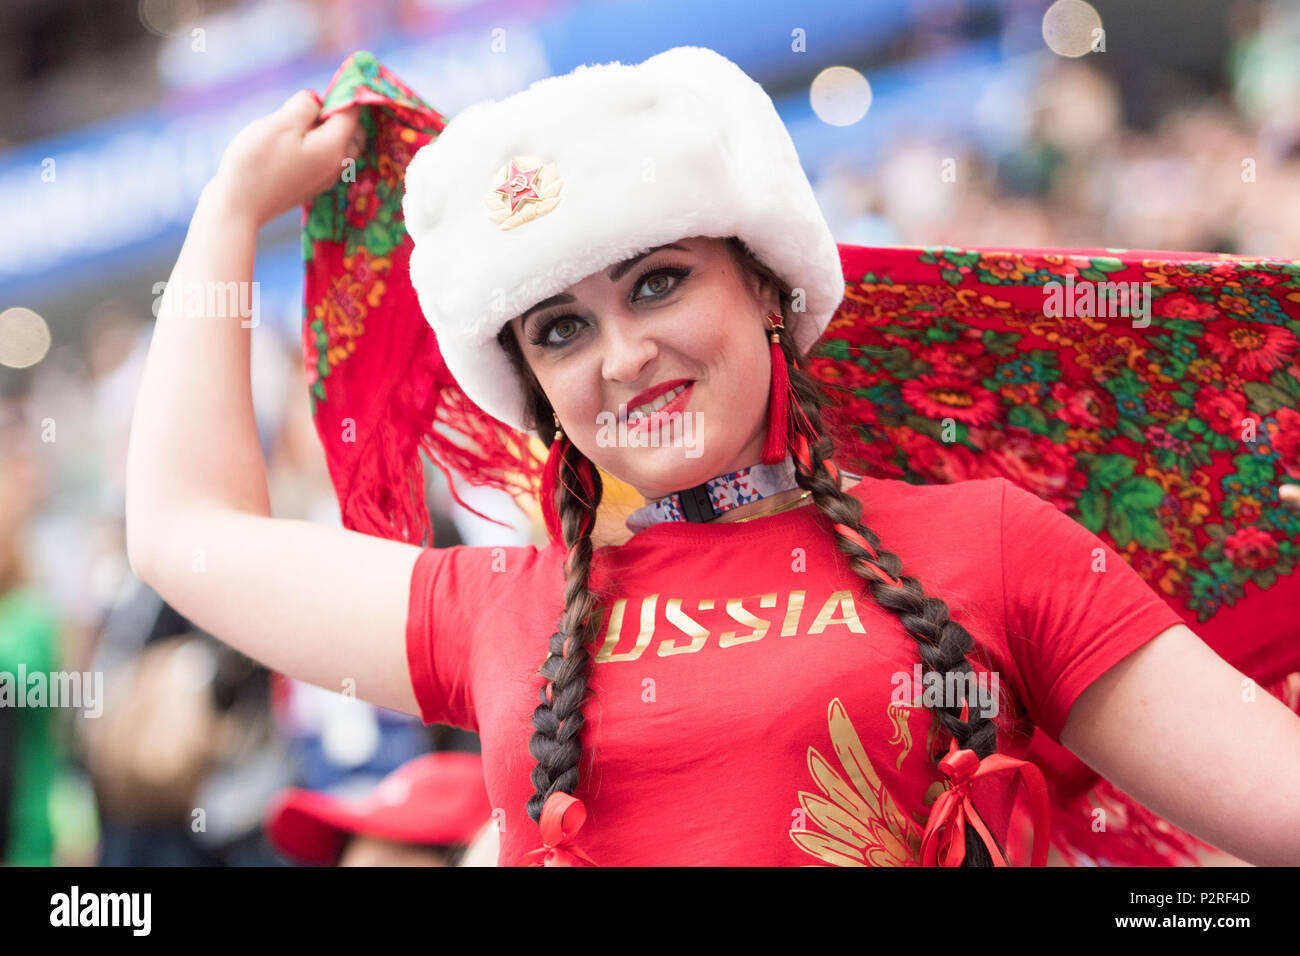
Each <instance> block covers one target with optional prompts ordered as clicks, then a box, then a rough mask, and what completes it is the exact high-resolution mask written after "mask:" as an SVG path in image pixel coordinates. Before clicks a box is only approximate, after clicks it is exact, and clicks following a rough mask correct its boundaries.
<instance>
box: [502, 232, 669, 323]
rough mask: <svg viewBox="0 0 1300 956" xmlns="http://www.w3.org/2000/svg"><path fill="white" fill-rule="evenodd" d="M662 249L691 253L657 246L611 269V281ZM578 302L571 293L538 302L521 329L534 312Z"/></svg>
mask: <svg viewBox="0 0 1300 956" xmlns="http://www.w3.org/2000/svg"><path fill="white" fill-rule="evenodd" d="M661 249H677V250H678V251H680V252H688V251H689V250H688V249H686V248H685V247H683V246H679V245H678V244H677V243H675V242H670V243H667V244H666V245H662V246H655V247H654V248H653V249H648V250H646V251H645V252H643V253H641V254H640V255H636V256H633V257H632V258H631V259H625V260H623V261H622V262H620V263H619V264H618V265H616V266H614V268H612V269H610V270H609V281H610V282H617V281H618V280H619V279H621V278H623V276H625V275H627V272H628V270H629V269H631V268H632V267H633V266H634V265H636V264H637V263H638V262H640V261H641V260H642V259H645V258H646V257H647V256H652V255H654V254H655V253H656V252H659V251H660V250H661ZM576 301H577V300H576V299H574V297H573V296H571V295H569V293H567V292H561V293H560V294H559V295H553V296H551V297H550V298H549V299H543V300H542V301H541V302H538V303H537V304H536V305H535V306H533V307H532V308H530V309H528V310H527V311H525V312H524V314H523V316H522V317H521V318H520V320H519V327H520V328H523V327H524V326H525V325H527V324H528V317H529V316H530V315H532V314H533V313H534V312H539V311H541V310H542V309H545V308H549V307H550V306H553V305H567V304H569V303H570V302H576Z"/></svg>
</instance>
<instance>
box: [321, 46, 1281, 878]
mask: <svg viewBox="0 0 1300 956" xmlns="http://www.w3.org/2000/svg"><path fill="white" fill-rule="evenodd" d="M357 103H360V104H362V105H363V106H364V107H365V108H363V109H362V111H361V122H362V123H363V124H364V127H365V130H366V133H367V137H368V138H367V145H366V148H365V150H364V152H363V154H362V156H361V158H360V159H359V161H358V163H357V165H356V170H355V175H349V176H345V177H344V179H343V181H341V182H340V183H339V184H338V185H337V186H336V187H334V188H333V189H331V190H330V191H329V192H326V193H322V194H321V195H320V196H318V197H317V198H316V199H315V200H314V201H313V202H312V203H311V204H309V205H308V206H305V207H304V211H303V258H304V260H305V263H306V300H305V305H304V316H303V348H304V357H305V361H306V364H307V371H308V376H309V381H310V401H311V407H312V414H313V416H314V419H315V422H316V427H317V431H318V434H319V435H320V438H321V441H322V443H323V444H324V447H325V452H326V458H327V462H328V465H329V470H330V476H331V478H332V480H333V483H334V486H335V489H336V491H337V493H338V496H339V504H340V507H341V509H342V515H343V521H344V523H345V525H346V526H347V527H349V528H352V529H355V530H358V531H362V532H365V533H369V534H376V535H381V536H384V537H389V538H394V539H397V540H403V541H409V542H412V543H418V544H426V545H427V544H431V543H432V542H431V540H430V538H431V526H430V522H429V516H428V511H427V509H426V507H425V501H424V478H423V466H422V463H421V453H422V452H423V454H424V455H425V456H427V457H428V458H429V459H430V460H431V461H432V462H433V463H434V464H436V465H437V466H438V467H439V468H441V469H442V470H443V471H444V472H446V473H448V475H449V476H450V474H451V473H452V472H456V473H458V474H460V475H461V476H463V477H464V478H465V479H466V480H468V481H469V482H471V483H472V484H477V485H490V486H493V487H496V488H501V489H503V490H506V491H509V492H510V493H511V494H513V495H515V496H516V498H517V499H519V500H522V498H523V496H528V495H535V494H536V491H537V487H538V484H539V481H540V477H541V474H542V469H543V464H544V462H543V461H542V460H541V459H540V458H538V457H537V455H535V454H534V453H533V451H532V450H531V449H530V447H529V441H528V439H527V438H526V437H525V436H522V435H520V434H519V433H518V432H515V431H514V430H512V429H510V428H508V427H507V426H505V425H503V424H500V423H498V422H496V421H495V420H494V419H491V418H490V417H489V416H487V415H486V414H484V413H483V412H482V411H480V410H479V409H478V408H477V407H476V406H475V405H474V404H473V403H472V402H471V401H470V400H469V399H468V398H466V396H465V395H464V394H463V393H462V392H461V391H460V389H459V387H458V386H457V385H456V382H455V380H454V379H452V377H451V375H450V374H449V373H448V371H447V369H446V366H445V365H444V364H443V362H442V359H441V356H440V354H439V352H438V347H437V342H436V340H435V338H434V335H433V332H432V330H431V329H430V327H429V326H428V324H427V323H426V322H425V321H424V319H423V316H422V314H421V313H420V310H419V306H418V303H417V302H416V298H415V293H414V290H413V289H412V288H411V285H410V279H409V276H408V273H407V262H408V259H409V255H410V250H411V240H410V238H409V236H407V234H406V230H405V227H404V223H403V220H402V212H401V199H402V186H403V173H404V171H405V168H406V164H407V163H408V162H409V161H410V159H411V157H412V156H413V155H414V153H415V151H416V150H418V149H419V148H420V147H421V146H423V145H424V144H425V143H427V142H429V141H430V140H432V139H433V138H435V137H436V136H437V135H438V134H439V133H440V132H441V131H442V129H443V127H444V126H445V125H446V121H445V119H444V118H443V117H442V115H441V114H439V113H438V112H437V111H435V110H433V109H432V108H430V107H429V106H428V105H427V104H425V103H424V102H423V101H422V100H421V99H420V98H419V97H417V96H416V95H415V94H414V93H412V92H411V91H410V90H409V89H408V88H407V87H406V86H405V85H404V84H402V82H401V81H400V80H398V79H397V78H396V77H395V76H393V75H392V74H391V73H390V72H389V71H388V70H386V69H385V68H384V67H383V66H381V65H380V64H379V63H378V62H377V61H376V60H375V59H374V57H373V56H371V55H370V54H368V53H356V54H354V55H353V56H351V57H349V58H348V60H347V61H346V62H344V64H343V65H342V66H341V67H340V68H339V70H338V72H337V73H336V74H335V76H334V78H333V80H332V81H331V83H330V87H329V90H328V91H327V93H326V95H325V97H324V101H323V105H322V109H321V115H322V118H323V117H325V116H327V115H329V114H331V113H333V112H336V111H338V110H341V109H344V108H346V107H349V106H351V105H353V104H357ZM840 251H841V256H842V260H843V264H844V277H845V284H846V292H845V297H844V301H843V303H842V304H841V306H840V308H839V310H838V311H837V313H836V315H835V317H834V318H833V319H832V321H831V323H830V325H829V327H828V328H827V329H826V332H825V334H824V335H823V337H822V339H821V340H820V341H819V343H818V345H817V346H816V348H815V349H814V351H813V353H812V355H811V356H810V357H809V360H808V362H807V367H808V368H809V369H810V370H811V372H812V373H813V374H814V375H816V376H817V377H818V378H819V379H821V380H822V381H823V382H824V383H825V384H826V385H827V386H828V391H829V392H831V393H832V397H833V398H835V399H836V400H837V407H836V408H835V409H832V410H831V412H830V414H829V417H830V418H831V419H832V421H833V423H838V425H839V428H838V429H837V431H839V432H840V433H843V434H844V435H845V436H846V438H847V441H846V444H845V446H844V447H842V448H840V449H839V450H838V451H837V458H838V459H839V460H840V461H841V463H842V464H843V465H844V466H846V467H847V468H849V469H851V470H856V471H860V472H864V473H867V474H870V475H873V476H875V477H880V478H895V479H902V480H905V481H909V482H912V483H917V484H922V483H936V482H953V481H962V480H965V479H969V478H987V477H995V476H1002V477H1005V478H1007V479H1008V480H1010V481H1013V482H1015V483H1016V484H1017V485H1019V486H1021V487H1022V488H1025V489H1026V490H1028V491H1031V492H1034V493H1035V494H1037V495H1039V496H1040V497H1042V498H1045V499H1046V500H1048V501H1050V502H1052V503H1053V504H1054V505H1056V507H1058V508H1060V509H1061V510H1062V511H1063V512H1065V513H1066V514H1068V515H1070V516H1071V517H1072V518H1074V519H1075V520H1077V521H1079V522H1080V523H1081V524H1083V525H1084V526H1085V527H1087V528H1088V529H1089V530H1090V531H1092V532H1093V533H1095V534H1096V535H1098V536H1099V537H1100V538H1101V539H1102V540H1103V541H1105V542H1106V543H1107V544H1108V545H1110V546H1111V547H1113V548H1114V549H1115V550H1116V551H1117V552H1118V553H1119V554H1120V555H1121V556H1123V557H1124V558H1125V559H1126V560H1128V561H1129V562H1130V563H1131V564H1132V566H1133V567H1134V568H1136V569H1137V571H1138V573H1140V574H1141V575H1142V576H1143V578H1145V579H1146V580H1147V581H1148V582H1149V583H1150V585H1151V586H1152V587H1153V588H1154V589H1156V591H1158V592H1159V593H1160V594H1161V595H1162V596H1163V597H1164V598H1165V600H1166V601H1168V602H1169V603H1170V605H1171V606H1173V607H1174V608H1175V609H1176V610H1178V611H1179V613H1181V614H1182V615H1183V617H1184V619H1185V620H1186V622H1187V623H1188V625H1189V626H1190V627H1191V628H1192V630H1194V631H1195V632H1196V633H1197V634H1199V635H1200V636H1201V637H1202V638H1203V639H1205V641H1206V642H1207V643H1208V644H1209V645H1210V646H1211V647H1213V648H1214V649H1215V650H1216V651H1217V652H1218V653H1219V654H1220V655H1221V656H1223V657H1224V658H1225V659H1227V660H1228V661H1229V662H1230V663H1231V664H1233V665H1234V666H1235V667H1237V668H1239V669H1241V670H1242V671H1243V672H1244V673H1246V674H1247V675H1249V676H1250V677H1252V678H1254V679H1255V680H1256V681H1257V682H1259V683H1260V684H1261V685H1264V686H1266V687H1267V688H1268V689H1269V690H1270V692H1272V693H1274V694H1275V695H1277V696H1279V697H1281V698H1283V699H1284V700H1285V701H1286V702H1287V703H1288V705H1289V706H1291V707H1292V708H1293V709H1297V708H1300V687H1297V684H1298V683H1300V681H1297V680H1294V679H1293V680H1292V681H1291V682H1290V683H1288V681H1287V676H1288V675H1290V674H1293V673H1295V672H1297V671H1300V622H1298V621H1297V619H1296V615H1295V608H1297V607H1300V575H1296V574H1295V573H1294V571H1295V566H1296V552H1297V542H1298V541H1300V512H1296V511H1292V510H1290V509H1288V508H1286V507H1285V506H1283V505H1281V504H1280V503H1279V500H1278V493H1277V492H1278V487H1279V485H1280V483H1282V482H1284V481H1287V480H1297V479H1300V413H1298V412H1297V407H1300V347H1298V345H1297V340H1298V338H1300V263H1296V262H1290V261H1280V260H1271V259H1262V258H1258V257H1242V256H1225V255H1214V254H1202V253H1170V252H1154V251H1129V250H1116V249H1109V250H1101V249H1068V250H1067V249H1056V250H1052V249H1020V250H1015V249H1011V250H1006V249H1004V250H997V251H994V250H986V249H958V248H949V247H928V248H923V247H917V248H896V249H877V248H864V247H857V246H841V247H840ZM1147 283H1149V285H1147ZM1098 290H1111V292H1112V294H1110V295H1105V294H1099V292H1098ZM1126 293H1132V294H1134V295H1136V296H1138V298H1133V297H1125V294H1126ZM1144 294H1149V295H1148V297H1146V298H1141V296H1143V295H1144ZM1135 313H1136V314H1135ZM453 493H454V492H453ZM458 500H459V499H458ZM466 507H468V506H466ZM471 510H472V509H471ZM1031 757H1032V758H1033V759H1034V760H1035V762H1036V763H1038V764H1039V765H1040V766H1042V767H1043V768H1044V769H1045V770H1046V771H1047V779H1048V783H1049V786H1050V787H1051V792H1052V797H1053V800H1052V805H1053V810H1054V812H1053V814H1052V816H1053V823H1054V827H1053V833H1052V841H1053V843H1054V845H1056V846H1057V848H1058V849H1059V850H1061V851H1062V853H1063V854H1064V855H1065V856H1066V858H1067V859H1069V860H1072V861H1073V860H1075V859H1077V856H1078V855H1080V854H1081V855H1083V856H1086V857H1089V858H1092V859H1100V860H1103V861H1104V862H1108V863H1113V864H1126V865H1141V864H1153V863H1155V864H1160V863H1176V862H1180V861H1182V860H1183V859H1188V860H1190V859H1191V853H1192V851H1194V850H1195V849H1196V848H1197V847H1200V846H1204V844H1201V842H1200V841H1199V840H1196V839H1195V838H1194V837H1191V836H1190V835H1188V834H1186V833H1183V832H1182V831H1179V830H1177V829H1175V828H1174V827H1172V826H1171V825H1169V824H1168V823H1166V822H1164V821H1162V820H1160V819H1158V818H1157V817H1155V816H1154V815H1153V814H1151V813H1150V812H1149V811H1147V810H1145V809H1144V808H1142V807H1140V806H1138V805H1137V804H1136V803H1134V802H1133V801H1131V800H1129V799H1128V798H1127V797H1126V796H1125V795H1123V794H1122V793H1120V792H1119V791H1117V790H1115V789H1114V788H1113V787H1111V786H1110V785H1109V783H1108V782H1106V781H1104V780H1101V779H1100V778H1098V777H1097V775H1096V774H1095V773H1093V772H1092V771H1091V770H1090V769H1089V768H1087V767H1086V766H1084V765H1083V764H1082V763H1080V762H1079V761H1078V760H1077V759H1075V758H1074V756H1073V755H1072V754H1070V753H1069V751H1067V750H1065V749H1064V748H1063V747H1061V746H1059V745H1058V744H1056V743H1055V742H1053V741H1052V740H1051V739H1050V738H1048V737H1046V735H1044V734H1042V733H1041V732H1039V733H1036V735H1035V737H1034V745H1033V751H1032V753H1031ZM1098 806H1099V807H1103V808H1106V809H1107V810H1108V812H1110V813H1111V819H1112V821H1114V820H1121V821H1123V822H1122V823H1121V824H1120V825H1118V826H1117V825H1116V824H1115V823H1114V822H1112V824H1111V826H1110V827H1109V828H1108V832H1107V833H1106V837H1105V839H1104V841H1103V840H1099V839H1098V838H1097V836H1096V834H1095V833H1093V832H1092V828H1091V824H1092V821H1093V809H1094V807H1098Z"/></svg>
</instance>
